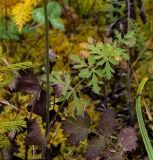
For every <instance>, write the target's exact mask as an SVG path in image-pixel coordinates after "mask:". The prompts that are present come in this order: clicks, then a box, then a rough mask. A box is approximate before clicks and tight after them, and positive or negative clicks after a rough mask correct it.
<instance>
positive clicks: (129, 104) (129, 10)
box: [127, 0, 134, 126]
mask: <svg viewBox="0 0 153 160" xmlns="http://www.w3.org/2000/svg"><path fill="white" fill-rule="evenodd" d="M127 7H128V13H127V16H128V17H127V21H128V31H130V24H129V22H130V19H131V0H127ZM130 52H131V49H129V48H128V53H129V58H130ZM127 80H128V110H129V116H130V125H131V126H133V119H134V116H133V108H132V104H131V63H130V59H129V60H128V66H127Z"/></svg>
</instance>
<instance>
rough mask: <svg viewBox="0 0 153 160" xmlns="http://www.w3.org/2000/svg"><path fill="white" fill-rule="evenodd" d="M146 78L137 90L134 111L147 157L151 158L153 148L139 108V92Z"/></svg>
mask: <svg viewBox="0 0 153 160" xmlns="http://www.w3.org/2000/svg"><path fill="white" fill-rule="evenodd" d="M147 80H148V78H144V79H143V80H142V81H141V83H140V85H139V87H138V90H137V98H136V113H137V119H138V124H139V129H140V133H141V136H142V139H143V142H144V145H145V148H146V151H147V154H148V159H149V160H152V159H153V148H152V145H151V141H150V138H149V136H148V133H147V130H146V127H145V123H144V120H143V116H142V110H141V94H142V90H143V88H144V85H145V84H146V82H147Z"/></svg>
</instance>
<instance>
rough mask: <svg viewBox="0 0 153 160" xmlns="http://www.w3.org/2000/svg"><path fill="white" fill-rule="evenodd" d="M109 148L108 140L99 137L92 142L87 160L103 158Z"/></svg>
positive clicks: (88, 149)
mask: <svg viewBox="0 0 153 160" xmlns="http://www.w3.org/2000/svg"><path fill="white" fill-rule="evenodd" d="M106 147H107V140H106V138H105V137H104V136H99V137H97V138H94V139H92V140H91V141H90V143H89V145H88V148H87V154H86V156H87V160H93V159H96V158H98V157H100V156H101V154H102V153H103V152H104V150H105V149H106Z"/></svg>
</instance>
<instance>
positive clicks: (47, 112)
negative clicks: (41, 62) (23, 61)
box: [42, 0, 50, 158]
mask: <svg viewBox="0 0 153 160" xmlns="http://www.w3.org/2000/svg"><path fill="white" fill-rule="evenodd" d="M47 3H48V1H47V0H44V16H45V55H46V56H45V66H46V85H47V96H46V132H45V136H46V146H47V140H48V126H49V106H50V87H49V38H48V33H49V32H48V30H49V29H48V15H47ZM46 146H44V147H43V153H42V156H43V158H44V157H45V154H46Z"/></svg>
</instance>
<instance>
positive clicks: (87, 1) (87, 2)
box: [77, 0, 95, 16]
mask: <svg viewBox="0 0 153 160" xmlns="http://www.w3.org/2000/svg"><path fill="white" fill-rule="evenodd" d="M77 1H78V6H79V9H80V13H81V14H82V15H83V16H87V15H88V14H89V13H90V12H91V9H92V7H93V4H94V3H95V2H94V0H84V1H82V0H77Z"/></svg>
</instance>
